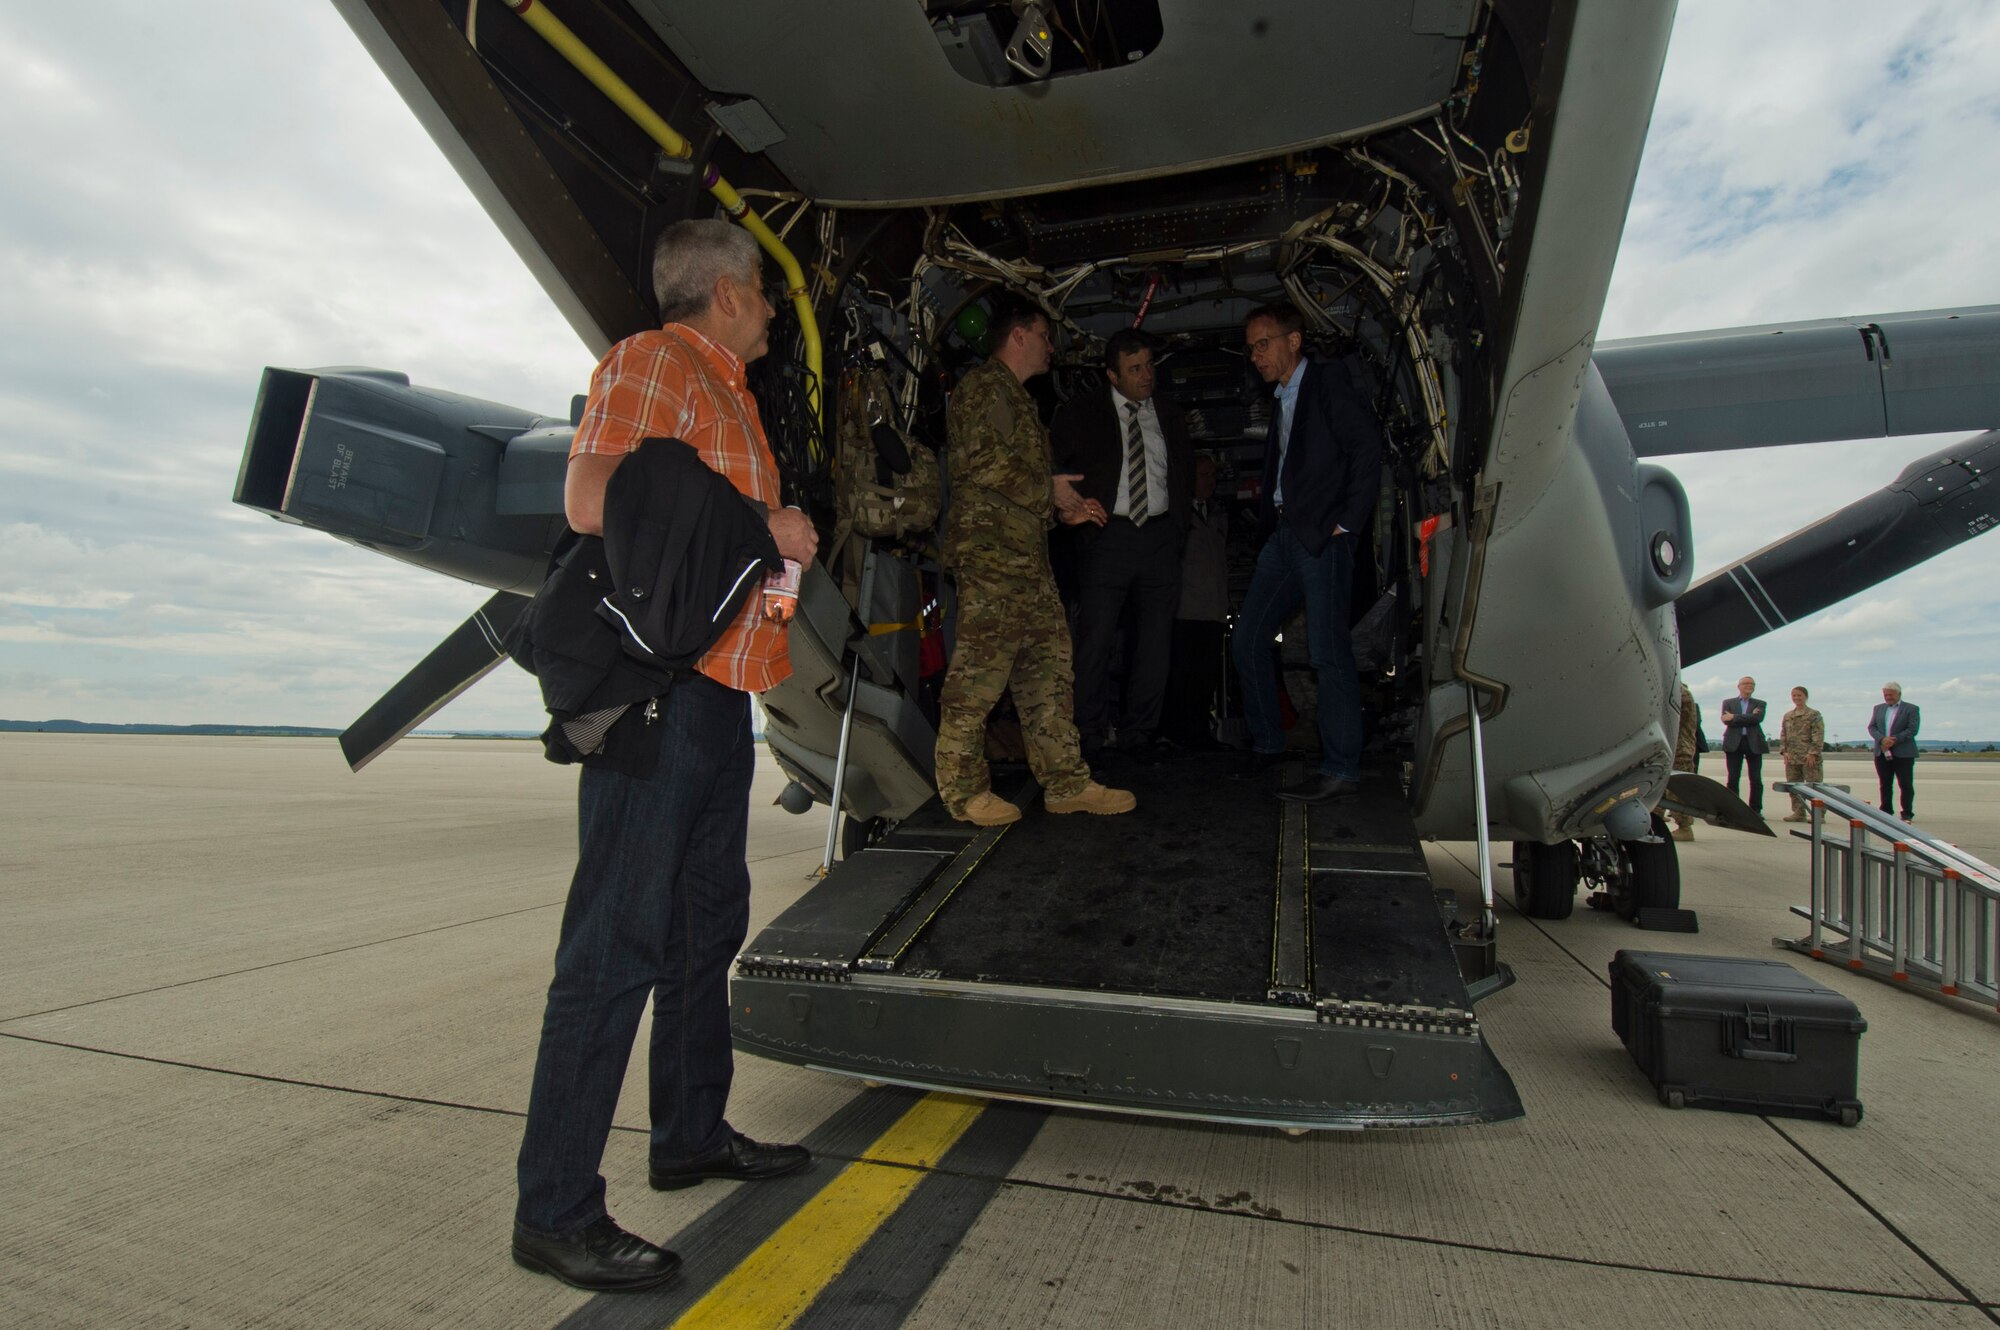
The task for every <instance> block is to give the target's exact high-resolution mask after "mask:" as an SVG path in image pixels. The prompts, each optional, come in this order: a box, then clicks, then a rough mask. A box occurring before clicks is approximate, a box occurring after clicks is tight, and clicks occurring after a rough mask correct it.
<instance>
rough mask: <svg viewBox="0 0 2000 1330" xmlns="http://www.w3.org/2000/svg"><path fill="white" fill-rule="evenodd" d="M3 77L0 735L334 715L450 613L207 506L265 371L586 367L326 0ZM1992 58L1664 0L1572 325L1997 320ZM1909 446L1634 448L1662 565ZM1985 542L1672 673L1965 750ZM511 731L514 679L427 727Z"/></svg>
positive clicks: (482, 371) (1994, 706)
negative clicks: (1611, 262) (1925, 316)
mask: <svg viewBox="0 0 2000 1330" xmlns="http://www.w3.org/2000/svg"><path fill="white" fill-rule="evenodd" d="M0 58H4V61H5V65H6V68H7V70H8V74H9V77H8V78H7V80H5V82H4V84H0V110H4V112H5V118H6V122H7V123H8V125H9V126H10V130H11V132H10V133H9V134H8V135H6V136H5V137H4V139H0V717H5V718H12V719H46V718H52V717H74V718H79V719H86V720H99V721H158V722H168V723H189V722H199V721H234V722H241V723H256V724H275V723H295V724H313V725H336V726H337V725H344V724H346V723H347V722H348V721H349V720H351V719H353V718H354V717H355V716H356V715H357V714H359V713H360V711H361V710H362V709H363V708H365V707H366V706H367V705H368V704H369V703H370V702H371V701H372V700H373V699H374V698H375V697H376V696H377V695H378V694H379V693H380V692H381V691H382V690H383V688H385V687H386V686H387V685H388V684H389V683H391V682H393V681H394V680H395V679H396V678H398V677H399V676H400V675H401V674H402V672H403V671H404V670H405V669H407V668H408V667H409V665H410V664H412V663H414V662H415V660H416V659H417V658H419V657H420V656H421V655H422V654H423V653H424V652H425V651H426V650H428V649H429V647H430V646H431V645H432V644H434V643H435V642H436V640H437V639H438V638H439V637H440V636H442V635H443V633H445V632H446V631H447V630H449V629H450V628H451V627H452V626H454V625H456V624H457V623H458V622H459V621H460V620H462V619H463V618H464V617H465V616H466V615H467V614H468V613H470V612H471V611H472V610H473V609H474V608H476V607H477V606H478V605H479V604H480V603H481V602H482V601H483V600H484V599H485V597H486V594H487V593H486V592H485V591H484V590H482V589H480V588H475V587H469V586H465V585H462V584H457V583H453V582H450V581H447V580H444V579H441V578H438V577H436V576H433V575H427V574H423V573H419V572H416V571H414V570H409V569H405V568H403V567H401V566H399V565H396V564H393V563H391V562H389V561H388V560H385V559H382V558H379V557H377V556H374V555H369V554H365V553H363V552H361V551H358V550H355V549H352V548H351V547H348V546H346V545H343V544H341V543H339V542H337V541H334V540H332V539H330V538H329V537H326V536H322V535H318V534H316V533H312V532H306V531H302V530H298V529H295V528H291V527H286V526H282V525H280V524H278V523H276V522H273V521H271V520H270V519H269V518H266V517H263V516H261V515H258V514H255V513H251V512H249V511H247V510H244V509H239V508H236V507H234V506H232V505H231V504H230V503H229V495H230V492H231V489H232V487H233V485H234V481H235V475H236V467H237V463H238V460H239V459H240V457H241V453H242V448H243V438H244V432H245V428H246V426H247V423H248V420H249V414H250V408H251V405H252V402H253V400H254V398H255V394H256V388H257V382H258V376H259V374H260V371H261V369H262V367H263V366H265V365H283V366H298V367H307V366H320V365H334V364H365V365H374V366H381V367H385V368H391V369H400V370H403V371H404V372H406V373H408V374H409V375H410V377H411V379H412V380H413V381H415V382H417V383H422V384H431V385H435V386H438V387H445V388H450V389H452V390H454V391H457V392H462V393H466V394H469V395H471V396H475V397H483V398H490V399H492V400H496V401H502V402H507V403H510V404H513V405H516V406H520V407H524V408H527V409H529V410H534V411H539V412H543V413H546V414H549V415H561V414H563V413H564V411H565V410H566V408H567V403H568V401H569V397H570V395H571V394H572V393H574V392H579V391H581V390H582V388H583V386H584V384H585V382H586V380H587V377H588V374H589V371H590V357H589V355H588V354H587V353H586V352H585V351H584V349H583V347H582V345H581V344H580V343H579V342H578V340H577V338H576V336H575V335H574V334H573V333H572V332H571V331H570V329H569V328H568V326H567V325H566V324H565V323H564V322H563V321H562V320H561V318H560V317H558V315H557V314H556V313H555V310H554V308H553V307H552V306H551V305H550V304H549V302H548V300H547V298H546V297H545V296H544V295H543V294H542V292H541V291H540V290H539V289H538V288H537V287H536V286H535V285H534V283H533V282H532V280H531V279H530V278H529V277H528V275H527V273H526V271H525V269H524V268H523V267H522V266H521V264H520V263H519V262H518V261H517V260H516V259H515V257H514V256H513V254H512V252H511V251H510V250H509V249H508V248H507V246H506V244H505V243H504V242H503V241H502V240H501V239H500V238H499V235H498V233H497V232H496V231H495V229H494V227H493V225H492V223H491V222H490V221H488V220H487V218H486V217H485V215H484V214H483V213H482V212H481V211H480V210H479V208H478V206H477V205H476V204H474V203H473V201H472V199H471V197H470V196H469V194H468V193H467V192H466V190H465V189H464V187H463V186H462V185H461V184H460V183H459V181H458V179H457V178H456V177H455V176H454V175H453V173H452V172H451V170H450V168H449V167H448V166H447V165H446V164H445V162H444V160H443V158H442V157H441V156H440V155H439V153H438V152H437V150H436V149H435V148H434V147H433V146H432V145H431V143H430V141H429V140H428V138H427V137H426V136H425V135H424V134H423V132H422V131H421V129H419V128H418V126H417V124H416V122H415V120H414V119H413V118H412V117H411V115H410V114H409V112H408V111H407V110H406V109H405V108H404V106H403V105H402V103H401V101H400V100H399V99H398V98H397V97H396V95H395V94H394V92H393V91H392V90H391V89H390V88H389V86H388V84H387V82H386V81H385V80H384V79H383V77H382V76H381V74H380V73H378V72H377V71H376V69H375V67H374V65H373V63H372V62H371V61H370V60H369V59H368V58H367V57H366V55H364V54H363V52H362V50H361V48H360V46H359V44H358V43H357V42H356V41H355V40H354V38H353V36H352V34H350V33H349V32H348V30H347V29H346V27H345V26H344V25H343V24H342V22H341V21H340V19H339V18H338V16H337V15H336V14H335V13H334V11H333V9H332V7H331V6H330V5H326V4H317V3H306V4H271V3H268V0H261V2H260V0H201V2H200V3H197V4H195V5H191V6H183V7H180V8H177V9H173V10H166V9H162V8H161V7H159V6H157V5H150V4H138V3H126V2H111V0H100V2H99V3H95V4H91V5H87V6H85V5H76V6H70V5H43V6H36V7H21V6H16V7H13V8H11V9H10V10H8V11H5V12H0ZM1995 68H2000V6H1994V5H1991V4H1987V3H1981V0H1963V2H1962V3H1948V4H1947V3H1938V4H1912V5H1907V6H1885V5H1881V4H1879V3H1874V4H1865V5H1864V4H1860V3H1848V2H1847V0H1792V2H1790V3H1777V2H1776V0H1772V2H1771V3H1745V2H1744V0H1686V2H1685V3H1683V5H1682V8H1681V14H1680V18H1679V20H1678V23H1677V26H1676V29H1675V34H1674V44H1673V49H1672V52H1671V54H1670V55H1669V58H1668V62H1667V71H1666V78H1665V84H1664V87H1663V89H1662V93H1661V98H1660V102H1659V106H1658V108H1657V110H1656V113H1655V116H1654V121H1653V134H1652V139H1651V141H1650V143H1649V145H1648V148H1647V154H1646V160H1645V164H1644V167H1643V169H1642V171H1641V175H1640V179H1639V186H1638V197H1637V200H1636V202H1635V206H1634V209H1633V213H1632V218H1631V222H1630V225H1629V228H1628V231H1627V235H1626V243H1625V247H1624V251H1623V253H1622V256H1621V258H1620V262H1619V267H1618V271H1617V275H1616V279H1615V281H1614V283H1613V286H1612V295H1611V301H1610V306H1609V308H1608V309H1607V311H1606V317H1605V323H1604V329H1603V335H1604V336H1606V337H1622V336H1638V335H1643V334H1648V333H1657V332H1675V331H1684V330H1690V329H1697V328H1716V327H1726V326H1730V325H1733V324H1742V323H1763V322H1774V321H1779V320H1786V319H1802V318H1821V317H1829V316H1834V315H1845V314H1864V313H1865V314H1880V313H1887V312H1891V311H1896V310H1910V309H1926V308H1937V307H1947V306H1957V305H1971V304H1985V303H2000V247H1996V246H1994V245H1992V244H1991V242H1990V239H1989V236H1990V229H1991V224H1990V219H1991V218H1992V217H1994V216H1996V215H2000V174H1996V173H1995V172H1994V171H1993V170H1992V169H1991V163H1992V162H1993V161H1994V160H1995V159H1996V157H2000V93H1996V92H1995V91H1994V87H1993V84H1992V81H1991V71H1992V70H1993V69H1995ZM1996 423H2000V422H1996ZM1943 442H1944V440H1939V439H1929V440H1899V441H1890V442H1883V441H1876V442H1864V443H1857V444H1848V445H1832V446H1818V447H1811V448H1787V449H1772V450H1766V451H1762V452H1757V453H1744V454H1737V455H1734V456H1728V457H1723V458H1719V459H1712V460H1696V459H1677V460H1675V461H1673V462H1671V463H1670V464H1671V465H1673V467H1674V469H1675V470H1676V471H1677V472H1679V473H1680V475H1681V476H1682V478H1683V479H1684V480H1685V481H1686V483H1687V485H1688V488H1689V490H1690V492H1691V494H1692V495H1693V498H1694V502H1695V512H1696V523H1697V525H1696V559H1697V563H1698V565H1699V568H1698V574H1699V572H1702V571H1706V570H1708V569H1712V568H1716V567H1719V566H1722V565H1724V564H1726V563H1728V562H1730V561H1732V560H1734V559H1736V558H1739V557H1741V556H1742V555H1744V554H1746V553H1748V552H1750V551H1751V550H1753V549H1755V548H1756V547H1758V546H1760V545H1762V544H1764V543H1766V542H1767V541H1769V540H1771V539H1772V538H1774V537H1776V536H1778V535H1781V534H1783V533H1785V532H1789V531H1791V530H1794V529H1796V528H1797V527H1800V526H1803V525H1805V524H1806V523H1807V522H1809V521H1811V520H1813V519H1814V518H1816V517H1818V516H1820V515H1822V514H1824V513H1826V512H1828V511H1831V510H1833V509H1835V508H1837V507H1840V506H1841V505H1843V504H1845V503H1848V502H1851V501H1853V500H1854V499H1856V498H1859V497H1861V496H1862V495H1863V494H1866V493H1868V492H1870V491H1872V490H1874V489H1876V488H1878V487H1880V486H1881V485H1883V484H1886V483H1887V482H1888V481H1890V480H1891V479H1893V478H1894V476H1895V474H1896V473H1897V472H1898V471H1899V470H1900V469H1901V468H1902V467H1903V466H1904V465H1905V464H1907V463H1908V462H1909V461H1910V460H1912V459H1914V458H1916V457H1918V456H1921V455H1923V454H1924V453H1926V452H1929V451H1931V450H1932V449H1934V448H1937V447H1939V446H1941V445H1942V443H1943ZM1995 539H1996V538H1993V537H1988V538H1987V539H1986V540H1984V541H1975V542H1973V543H1972V544H1970V545H1967V546H1963V547H1961V548H1960V549H1959V550H1958V551H1956V552H1954V553H1952V554H1949V555H1946V556H1945V557H1943V558H1940V559H1938V560H1936V561H1934V562H1933V563H1931V564H1929V565H1926V566H1924V567H1922V568H1920V569H1918V570H1916V571H1915V572H1913V573H1910V574H1908V575H1906V576H1904V577H1902V578H1900V579H1897V580H1896V581H1893V582H1891V583H1888V584H1885V585H1884V586H1882V587H1880V588H1877V589H1876V590H1874V591H1872V592H1870V593H1868V594H1866V595H1865V596H1863V597H1861V598H1859V599H1858V600H1856V601H1854V602H1851V603H1849V604H1847V605H1843V606H1839V607H1836V608H1835V609H1834V610H1832V611H1829V612H1827V613H1825V614H1822V615H1819V616H1816V617H1815V618H1814V619H1811V620H1806V621H1803V622H1801V623H1799V624H1796V625H1793V626H1791V627H1788V628H1786V629H1784V630H1783V631H1781V632H1780V633H1778V634H1775V635H1773V636H1771V637H1768V638H1765V639H1763V640H1762V641H1759V642H1756V643H1753V644H1751V645H1750V646H1749V647H1747V648H1744V649H1742V650H1740V651H1738V652H1734V653H1731V654H1730V655H1728V656H1726V657H1723V658H1720V659H1718V660H1715V661H1711V662H1706V663H1704V664H1703V665H1701V666H1698V667H1696V668H1695V669H1693V670H1692V671H1691V676H1692V678H1691V682H1692V683H1693V684H1694V685H1695V687H1696V690H1697V692H1698V693H1699V694H1700V695H1701V697H1702V698H1703V700H1704V701H1705V702H1710V703H1714V702H1719V701H1720V699H1721V698H1722V697H1723V696H1724V695H1726V694H1727V693H1728V692H1729V691H1731V686H1732V684H1733V681H1734V680H1735V678H1736V677H1737V675H1739V674H1741V673H1745V672H1749V673H1753V674H1756V675H1758V676H1759V677H1760V678H1761V679H1762V680H1764V681H1765V685H1766V686H1765V687H1764V688H1763V689H1762V691H1763V693H1764V694H1765V695H1766V696H1768V697H1771V698H1773V699H1774V700H1778V699H1782V697H1783V693H1784V689H1785V687H1787V686H1789V684H1791V683H1793V682H1806V683H1808V684H1810V685H1811V686H1812V688H1813V693H1814V700H1815V702H1816V703H1817V704H1819V705H1820V707H1821V710H1823V711H1824V712H1825V713H1826V714H1827V716H1828V720H1829V727H1830V729H1831V730H1832V731H1833V732H1834V733H1835V735H1836V736H1841V737H1854V736H1856V735H1858V733H1859V732H1860V730H1861V728H1862V727H1863V725H1864V724H1865V722H1866V718H1867V712H1866V707H1867V704H1868V703H1869V702H1870V701H1871V700H1873V698H1874V695H1875V691H1876V688H1877V686H1878V685H1879V683H1880V682H1881V680H1882V679H1884V678H1886V677H1891V676H1893V677H1898V678H1900V679H1901V681H1902V682H1903V685H1904V687H1905V689H1906V691H1907V693H1908V695H1909V697H1910V699H1911V700H1912V701H1915V702H1919V703H1921V704H1922V705H1923V706H1924V707H1925V727H1924V728H1925V734H1926V736H1927V737H1935V738H1952V737H1959V738H1980V739H1987V738H1993V739H2000V588H1996V586H1995V585H1994V579H1993V578H1992V577H1991V576H1990V572H1991V570H1992V569H1993V568H1994V567H1995V566H1996V564H2000V544H1995V543H1991V542H1992V541H1994V540H1995ZM540 723H541V717H540V705H539V702H538V699H537V697H536V694H535V691H534V688H533V684H532V681H531V680H529V679H528V678H527V677H526V676H525V675H523V674H521V673H520V672H519V671H517V670H515V669H513V667H512V666H505V667H503V668H502V670H500V671H498V672H496V673H495V674H493V675H492V676H489V678H488V679H487V680H486V681H484V682H483V683H481V684H480V685H478V686H477V687H476V688H474V689H473V690H472V691H471V692H469V693H467V694H466V695H465V696H464V697H462V698H460V699H459V700H458V701H457V702H455V703H453V704H452V705H451V706H450V707H449V708H447V709H446V710H445V711H443V712H441V713H440V714H439V716H438V717H436V718H435V719H434V721H433V722H432V724H434V725H437V726H441V727H457V728H467V729H485V728H497V729H533V728H538V727H539V725H540Z"/></svg>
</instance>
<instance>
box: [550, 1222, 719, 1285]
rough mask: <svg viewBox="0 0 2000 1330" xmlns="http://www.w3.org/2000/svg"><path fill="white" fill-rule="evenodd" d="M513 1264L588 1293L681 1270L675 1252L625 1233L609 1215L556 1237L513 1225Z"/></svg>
mask: <svg viewBox="0 0 2000 1330" xmlns="http://www.w3.org/2000/svg"><path fill="white" fill-rule="evenodd" d="M514 1264H515V1265H518V1266H520V1267H521V1268H522V1269H524V1270H533V1271H534V1272H535V1273H537V1274H543V1275H554V1276H555V1277H556V1278H557V1279H560V1280H562V1282H563V1283H565V1284H568V1285H569V1286H570V1287H571V1288H580V1289H584V1290H586V1291H588V1292H591V1293H630V1292H635V1291H636V1290H638V1289H642V1288H656V1287H658V1286H659V1285H661V1284H664V1283H666V1282H667V1281H668V1280H669V1279H672V1278H673V1277H674V1276H675V1275H677V1274H679V1273H680V1271H681V1258H680V1257H678V1256H676V1255H674V1254H673V1253H672V1252H670V1251H668V1250H666V1249H665V1248H664V1247H655V1246H654V1245H653V1244H652V1243H650V1242H648V1241H646V1240H645V1239H644V1238H641V1237H637V1236H635V1235H633V1234H631V1233H627V1232H626V1231H625V1230H624V1229H622V1228H620V1227H618V1221H617V1220H615V1219H613V1218H612V1217H611V1216H610V1215H606V1216H604V1218H602V1219H600V1220H598V1221H597V1222H596V1223H594V1224H587V1225H585V1226H584V1227H583V1228H580V1229H578V1230H577V1231H576V1232H574V1233H571V1234H569V1235H568V1236H566V1237H559V1238H551V1237H545V1236H544V1235H542V1234H540V1233H537V1232H535V1231H534V1230H532V1229H526V1228H522V1227H521V1226H520V1225H519V1224H516V1225H514Z"/></svg>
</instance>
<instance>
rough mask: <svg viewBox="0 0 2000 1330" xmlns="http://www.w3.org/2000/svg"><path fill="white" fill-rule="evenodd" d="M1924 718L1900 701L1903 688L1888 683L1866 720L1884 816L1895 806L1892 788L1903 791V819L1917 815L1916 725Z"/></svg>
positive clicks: (1906, 703)
mask: <svg viewBox="0 0 2000 1330" xmlns="http://www.w3.org/2000/svg"><path fill="white" fill-rule="evenodd" d="M1922 719H1923V717H1922V715H1921V714H1919V712H1918V710H1917V708H1916V707H1914V706H1912V705H1911V704H1910V703H1908V702H1905V701H1904V700H1903V685H1901V684H1899V683H1897V682H1895V681H1894V680H1891V681H1889V682H1888V683H1885V684H1883V685H1882V703H1881V705H1880V706H1878V707H1876V708H1875V710H1874V712H1873V713H1872V714H1871V715H1870V716H1869V717H1868V737H1869V738H1870V739H1873V740H1874V741H1875V779H1876V781H1877V782H1878V783H1879V784H1880V785H1881V787H1882V791H1881V793H1882V802H1881V804H1880V807H1881V809H1882V811H1883V812H1885V813H1887V812H1889V811H1891V810H1892V809H1893V808H1894V807H1895V803H1894V800H1893V799H1892V798H1891V797H1890V796H1892V795H1893V794H1895V792H1896V790H1895V787H1897V786H1901V787H1902V791H1903V820H1904V821H1905V822H1909V821H1911V820H1913V819H1914V818H1915V817H1916V815H1917V795H1916V783H1917V725H1918V723H1919V722H1920V721H1921V720H1922Z"/></svg>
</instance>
